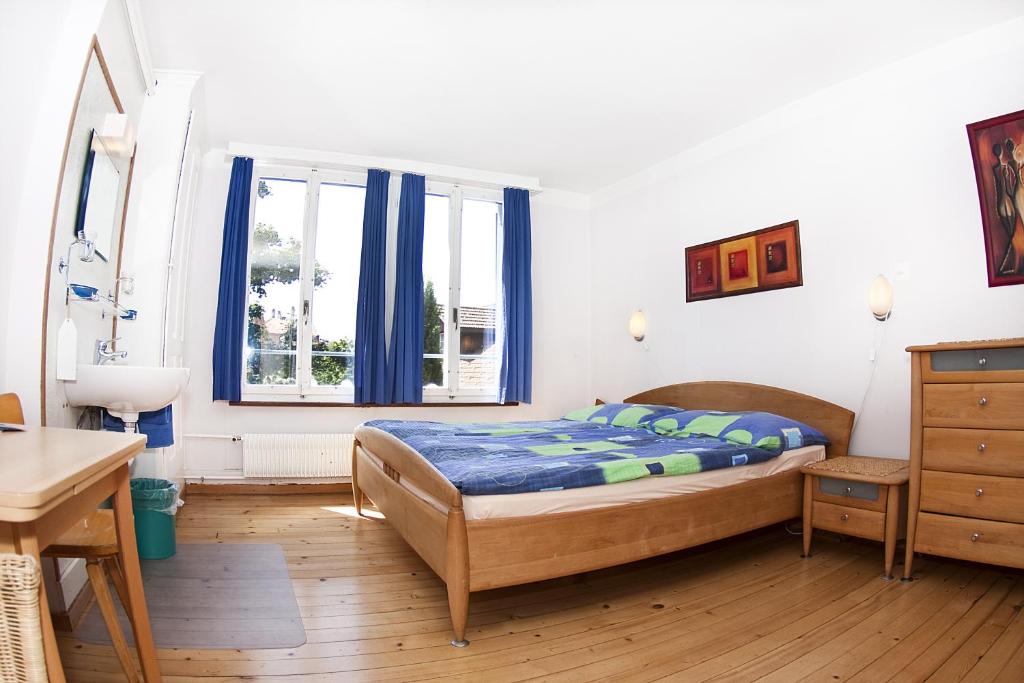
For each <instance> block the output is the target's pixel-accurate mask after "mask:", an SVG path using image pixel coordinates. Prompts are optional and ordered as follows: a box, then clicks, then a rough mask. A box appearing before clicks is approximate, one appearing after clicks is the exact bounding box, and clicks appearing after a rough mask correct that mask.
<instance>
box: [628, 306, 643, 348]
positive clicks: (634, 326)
mask: <svg viewBox="0 0 1024 683" xmlns="http://www.w3.org/2000/svg"><path fill="white" fill-rule="evenodd" d="M629 334H630V336H632V337H633V339H636V340H637V341H638V342H639V341H643V340H644V337H645V336H646V335H647V316H645V315H644V312H643V311H634V312H633V315H631V316H629Z"/></svg>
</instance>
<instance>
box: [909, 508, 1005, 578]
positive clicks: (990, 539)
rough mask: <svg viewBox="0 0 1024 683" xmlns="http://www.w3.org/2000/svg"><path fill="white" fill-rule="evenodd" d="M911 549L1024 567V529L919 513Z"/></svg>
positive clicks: (962, 558) (998, 523)
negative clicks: (914, 539)
mask: <svg viewBox="0 0 1024 683" xmlns="http://www.w3.org/2000/svg"><path fill="white" fill-rule="evenodd" d="M914 550H916V551H918V552H922V553H930V554H933V555H943V556H945V557H956V558H959V559H961V560H971V561H974V562H990V563H993V564H1002V565H1006V566H1009V567H1021V568H1024V526H1022V525H1020V524H1011V523H1009V522H990V521H988V520H980V519H967V518H964V517H947V516H946V515H936V514H931V513H928V512H922V513H920V514H919V515H918V517H917V540H916V541H915V543H914Z"/></svg>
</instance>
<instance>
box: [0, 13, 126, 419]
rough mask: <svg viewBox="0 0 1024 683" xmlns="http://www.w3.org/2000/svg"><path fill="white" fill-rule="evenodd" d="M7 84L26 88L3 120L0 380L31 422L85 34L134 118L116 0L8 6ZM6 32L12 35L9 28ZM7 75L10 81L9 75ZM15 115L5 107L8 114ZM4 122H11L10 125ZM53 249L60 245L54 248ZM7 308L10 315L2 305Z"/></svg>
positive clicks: (37, 413) (123, 27)
mask: <svg viewBox="0 0 1024 683" xmlns="http://www.w3.org/2000/svg"><path fill="white" fill-rule="evenodd" d="M2 25H3V26H4V29H5V30H4V35H3V36H2V38H3V39H2V40H0V43H3V44H4V47H3V49H4V50H5V52H4V55H6V54H7V51H8V50H9V51H11V52H12V53H13V55H12V56H11V58H10V59H9V60H8V59H5V60H4V64H5V67H4V69H3V76H2V78H3V91H4V92H14V93H18V94H19V97H18V98H17V102H18V106H17V107H6V108H5V109H8V110H18V109H19V108H20V107H21V104H22V100H21V98H20V93H22V92H24V93H27V95H26V98H25V100H24V103H25V106H26V109H25V110H24V111H23V112H21V115H20V117H19V118H20V122H12V123H10V124H8V122H7V120H2V122H3V123H4V124H5V126H4V128H3V130H5V131H6V133H5V135H4V136H3V139H4V143H5V145H6V144H8V141H10V140H14V145H15V147H14V151H13V152H8V151H7V149H6V147H5V159H6V160H7V162H6V163H5V164H4V174H5V175H4V176H3V179H4V180H5V182H3V183H2V185H3V187H4V192H5V194H4V197H7V196H8V195H7V194H6V193H7V192H10V193H11V194H12V195H13V196H14V197H16V199H15V200H14V201H11V202H7V201H5V202H4V206H5V211H4V215H3V217H2V218H0V220H2V222H3V224H4V226H5V227H4V228H3V232H2V234H3V235H4V236H5V238H4V245H5V249H4V250H3V252H4V254H3V256H2V257H0V259H2V260H0V322H2V323H3V326H2V327H0V347H2V349H3V353H2V354H0V355H3V356H4V360H3V364H2V365H0V371H3V368H4V366H6V368H5V371H3V374H0V389H2V390H4V391H16V392H17V393H18V394H19V396H20V397H21V400H22V403H23V405H24V408H25V417H26V420H27V421H28V422H29V423H30V424H38V422H39V419H40V382H39V379H40V376H39V368H40V364H41V344H40V341H41V328H42V308H43V290H44V283H45V278H46V270H47V268H48V267H49V266H50V265H51V264H48V263H47V250H48V248H49V242H50V225H51V221H52V211H53V201H54V196H55V193H56V192H57V181H58V178H59V174H60V168H61V157H62V155H63V152H64V142H65V138H66V135H67V130H68V121H69V120H70V118H71V111H72V109H73V107H74V103H75V96H76V93H77V90H78V83H79V79H80V78H81V74H82V67H83V65H84V64H85V60H86V58H87V56H88V50H89V42H90V40H91V39H92V36H93V35H94V34H95V35H97V36H98V38H99V42H100V45H101V47H102V49H103V52H104V56H105V57H106V60H107V65H108V67H109V68H110V72H111V77H112V78H113V80H114V83H115V85H116V87H117V89H118V94H119V95H120V97H121V100H122V102H123V104H124V106H125V109H126V111H127V113H128V114H129V116H130V117H132V118H133V120H137V116H138V108H139V107H140V106H141V96H140V95H139V93H141V92H142V79H141V76H140V75H139V72H138V68H137V67H136V61H135V55H134V53H133V47H132V43H131V37H130V34H129V33H128V28H127V25H126V23H125V19H124V5H123V3H122V2H120V1H119V0H79V1H76V2H74V3H70V2H47V3H37V2H29V1H28V0H21V1H19V2H15V3H13V5H5V6H4V21H3V22H2ZM8 33H11V34H12V35H11V36H8ZM9 37H10V38H11V40H10V41H9V40H8V38H9ZM9 79H10V81H12V83H11V85H10V86H8V82H9ZM12 115H13V116H17V114H11V113H10V112H5V114H4V117H5V119H6V117H7V116H12ZM8 125H10V126H13V127H8ZM55 253H56V252H55ZM5 311H6V317H4V312H5Z"/></svg>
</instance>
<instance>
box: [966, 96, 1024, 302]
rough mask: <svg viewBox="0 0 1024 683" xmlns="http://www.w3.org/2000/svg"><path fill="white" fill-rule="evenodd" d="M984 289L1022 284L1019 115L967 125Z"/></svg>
mask: <svg viewBox="0 0 1024 683" xmlns="http://www.w3.org/2000/svg"><path fill="white" fill-rule="evenodd" d="M967 138H968V140H969V141H970V143H971V158H972V160H973V161H974V178H975V180H976V181H977V185H978V203H979V205H980V207H981V230H982V235H983V236H984V240H985V267H986V270H987V271H988V286H989V287H999V286H1002V285H1020V284H1024V175H1022V170H1024V111H1018V112H1014V113H1013V114H1006V115H1005V116H997V117H996V118H993V119H986V120H985V121H978V122H977V123H972V124H969V125H968V126H967Z"/></svg>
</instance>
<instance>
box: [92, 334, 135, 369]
mask: <svg viewBox="0 0 1024 683" xmlns="http://www.w3.org/2000/svg"><path fill="white" fill-rule="evenodd" d="M119 339H120V337H115V338H114V339H97V340H96V348H95V350H94V353H93V355H92V362H93V364H94V365H104V364H106V363H109V362H110V361H112V360H115V359H118V358H120V359H121V360H124V359H125V358H127V357H128V352H127V351H111V350H110V349H111V346H112V345H113V343H114V342H116V341H118V340H119Z"/></svg>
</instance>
